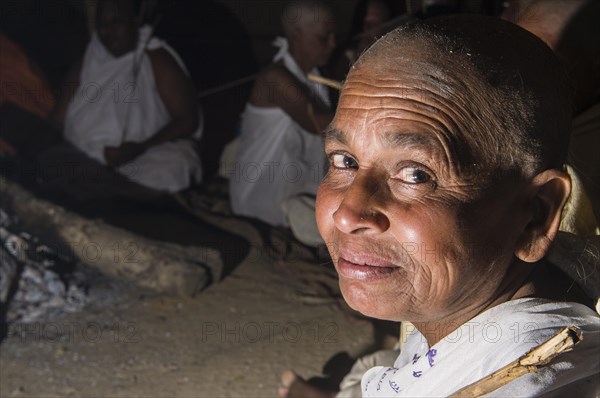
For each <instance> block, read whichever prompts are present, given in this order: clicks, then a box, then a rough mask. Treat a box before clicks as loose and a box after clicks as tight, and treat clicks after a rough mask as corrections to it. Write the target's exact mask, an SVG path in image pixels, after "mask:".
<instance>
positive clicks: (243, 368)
mask: <svg viewBox="0 0 600 398" xmlns="http://www.w3.org/2000/svg"><path fill="white" fill-rule="evenodd" d="M261 251H262V250H261V249H259V248H256V247H255V248H253V249H252V251H251V252H250V254H249V255H248V257H247V259H246V261H244V262H243V263H242V264H241V265H240V266H239V267H237V268H236V269H235V271H234V272H233V273H232V274H231V275H229V276H227V278H226V279H225V280H224V281H222V282H220V283H217V284H214V285H212V286H210V287H209V288H207V289H206V290H204V291H203V292H201V293H199V294H198V295H197V296H196V297H193V298H180V297H173V296H167V295H158V294H152V293H148V292H146V291H143V290H141V289H139V288H135V287H128V288H127V289H128V292H127V295H126V297H125V298H124V299H121V300H120V301H119V302H117V303H114V304H111V305H108V306H106V305H94V304H92V305H89V306H88V307H86V308H85V309H84V310H83V311H81V312H79V313H76V314H71V315H69V316H67V317H64V318H61V319H59V320H55V321H53V322H50V323H35V324H13V325H11V326H10V329H9V336H8V338H7V339H6V340H5V341H4V342H3V343H2V345H1V346H0V349H1V353H0V379H1V383H0V396H2V397H41V396H44V397H48V396H76V397H133V396H143V397H174V396H181V397H270V396H275V395H276V388H277V384H278V381H279V378H278V377H279V374H280V372H281V371H282V370H283V369H286V368H293V369H295V370H297V371H298V373H299V374H300V375H301V376H303V377H306V378H311V377H316V378H317V379H315V381H317V382H319V381H321V382H327V381H330V382H331V381H332V380H331V379H339V377H338V376H336V375H334V374H333V373H344V372H345V370H347V369H348V367H349V366H351V357H356V356H357V355H360V354H361V353H364V352H366V351H368V350H369V349H370V347H371V346H372V345H373V343H374V329H373V326H372V324H371V323H370V322H369V321H367V320H364V319H360V318H358V317H356V316H353V315H352V313H351V312H350V311H349V310H347V309H343V308H342V306H343V304H340V302H339V301H338V300H336V299H334V298H328V297H326V296H322V297H317V296H314V295H311V294H306V295H305V294H303V292H302V286H303V284H302V283H298V279H299V278H301V275H302V274H303V273H304V271H302V270H301V269H295V267H296V264H295V262H294V261H293V259H291V260H289V261H281V260H279V261H276V260H274V259H272V258H271V256H269V255H266V254H265V253H262V252H261ZM302 267H304V269H307V268H306V267H312V269H311V273H312V272H314V274H315V275H318V274H319V272H320V267H325V266H324V265H319V264H311V265H307V264H303V265H302ZM299 271H300V272H299ZM308 290H310V289H308V288H307V291H308ZM327 362H329V365H328V366H327V368H324V366H325V364H326V363H327ZM324 369H325V370H324ZM331 369H333V370H331ZM324 372H325V373H324ZM320 378H322V379H320ZM333 382H334V383H335V380H333Z"/></svg>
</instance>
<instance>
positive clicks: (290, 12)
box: [281, 0, 333, 37]
mask: <svg viewBox="0 0 600 398" xmlns="http://www.w3.org/2000/svg"><path fill="white" fill-rule="evenodd" d="M332 18H333V11H332V9H331V8H330V7H329V6H328V5H326V4H325V3H322V2H320V1H316V0H300V1H293V2H291V3H288V4H287V5H286V7H285V8H284V10H283V14H282V15H281V25H282V27H283V31H284V33H285V35H286V36H288V37H289V36H290V35H291V33H292V31H293V30H294V29H300V30H306V29H310V28H311V27H312V26H315V25H317V23H318V22H320V21H322V20H324V19H328V20H331V19H332Z"/></svg>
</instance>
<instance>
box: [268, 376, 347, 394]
mask: <svg viewBox="0 0 600 398" xmlns="http://www.w3.org/2000/svg"><path fill="white" fill-rule="evenodd" d="M336 394H337V392H336V391H330V390H323V389H320V388H318V387H315V386H313V385H310V384H308V383H307V382H306V380H304V379H303V378H302V377H300V376H298V375H297V374H296V373H295V372H294V371H293V370H286V371H284V372H283V373H282V374H281V379H280V382H279V387H278V388H277V395H279V396H280V397H282V398H335V395H336Z"/></svg>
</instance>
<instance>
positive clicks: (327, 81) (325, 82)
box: [308, 73, 342, 90]
mask: <svg viewBox="0 0 600 398" xmlns="http://www.w3.org/2000/svg"><path fill="white" fill-rule="evenodd" d="M308 80H312V81H313V82H316V83H321V84H323V85H324V86H327V87H331V88H334V89H336V90H341V89H342V83H340V82H338V81H336V80H332V79H327V78H326V77H322V76H318V75H313V74H312V73H309V74H308Z"/></svg>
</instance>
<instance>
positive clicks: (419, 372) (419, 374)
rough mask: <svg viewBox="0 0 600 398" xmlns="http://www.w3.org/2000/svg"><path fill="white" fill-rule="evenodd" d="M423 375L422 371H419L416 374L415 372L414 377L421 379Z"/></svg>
mask: <svg viewBox="0 0 600 398" xmlns="http://www.w3.org/2000/svg"><path fill="white" fill-rule="evenodd" d="M422 374H423V371H422V370H417V371H416V372H415V371H414V370H413V377H421V375H422Z"/></svg>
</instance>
